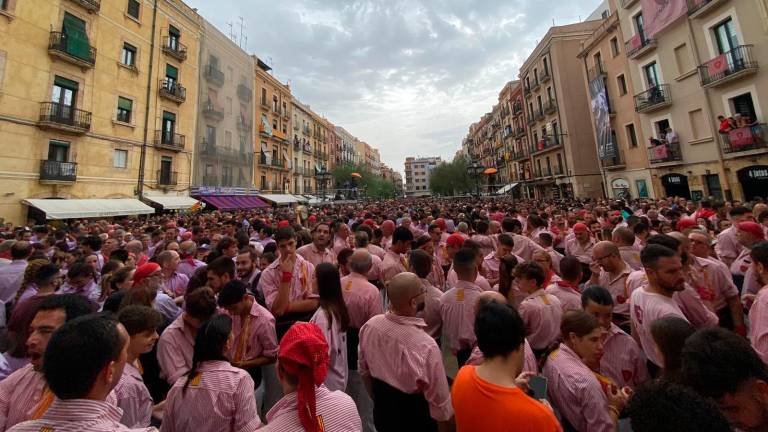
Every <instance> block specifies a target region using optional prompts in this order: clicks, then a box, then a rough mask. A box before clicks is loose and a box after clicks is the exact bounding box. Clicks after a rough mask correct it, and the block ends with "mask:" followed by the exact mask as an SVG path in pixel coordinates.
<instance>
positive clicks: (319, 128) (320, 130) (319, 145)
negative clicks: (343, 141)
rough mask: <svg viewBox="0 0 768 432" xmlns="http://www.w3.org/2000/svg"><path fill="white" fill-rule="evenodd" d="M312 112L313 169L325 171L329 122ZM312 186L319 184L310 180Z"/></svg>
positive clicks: (315, 187) (317, 187)
mask: <svg viewBox="0 0 768 432" xmlns="http://www.w3.org/2000/svg"><path fill="white" fill-rule="evenodd" d="M311 114H312V124H313V137H312V142H313V143H314V157H315V164H314V169H315V171H317V172H321V171H327V168H328V142H329V140H330V135H331V133H330V126H329V125H330V124H329V123H328V120H326V119H325V118H324V117H322V116H321V115H319V114H317V113H315V112H314V111H312V112H311ZM312 186H313V188H314V190H318V189H319V185H318V184H317V181H316V180H315V181H313V182H312Z"/></svg>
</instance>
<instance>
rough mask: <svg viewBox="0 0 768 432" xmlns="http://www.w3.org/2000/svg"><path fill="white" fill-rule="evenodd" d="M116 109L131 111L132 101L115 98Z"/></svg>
mask: <svg viewBox="0 0 768 432" xmlns="http://www.w3.org/2000/svg"><path fill="white" fill-rule="evenodd" d="M117 107H118V108H120V109H124V110H127V111H132V110H133V101H132V100H130V99H126V98H124V97H118V98H117Z"/></svg>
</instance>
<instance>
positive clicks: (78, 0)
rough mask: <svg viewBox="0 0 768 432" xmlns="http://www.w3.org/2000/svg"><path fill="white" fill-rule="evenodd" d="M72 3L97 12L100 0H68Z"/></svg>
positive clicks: (90, 11) (89, 11)
mask: <svg viewBox="0 0 768 432" xmlns="http://www.w3.org/2000/svg"><path fill="white" fill-rule="evenodd" d="M70 1H71V2H72V3H75V4H78V5H80V6H82V7H83V9H85V10H87V11H88V13H98V12H99V10H101V1H100V0H70ZM0 3H2V2H1V1H0Z"/></svg>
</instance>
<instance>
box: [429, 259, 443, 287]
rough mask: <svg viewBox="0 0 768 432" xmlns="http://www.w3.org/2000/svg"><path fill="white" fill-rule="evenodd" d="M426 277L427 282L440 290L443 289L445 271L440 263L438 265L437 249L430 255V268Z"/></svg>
mask: <svg viewBox="0 0 768 432" xmlns="http://www.w3.org/2000/svg"><path fill="white" fill-rule="evenodd" d="M427 279H429V282H430V283H431V284H432V285H433V286H435V287H436V288H438V289H439V290H440V291H443V290H444V289H445V271H444V270H443V267H442V265H440V261H439V260H438V259H437V251H436V252H435V255H433V256H432V270H431V271H430V272H429V275H427Z"/></svg>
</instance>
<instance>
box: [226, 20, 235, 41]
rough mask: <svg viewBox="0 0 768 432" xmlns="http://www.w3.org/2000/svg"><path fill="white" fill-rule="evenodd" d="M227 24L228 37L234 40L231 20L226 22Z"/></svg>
mask: <svg viewBox="0 0 768 432" xmlns="http://www.w3.org/2000/svg"><path fill="white" fill-rule="evenodd" d="M227 26H229V38H230V39H231V40H232V41H234V40H235V31H234V29H233V27H232V22H231V21H230V22H228V23H227Z"/></svg>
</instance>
